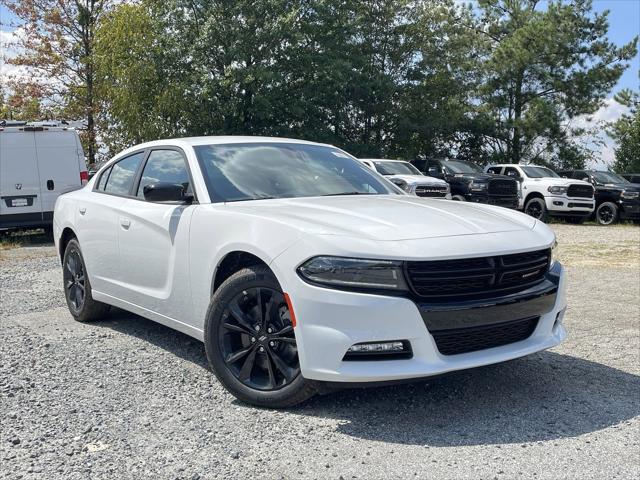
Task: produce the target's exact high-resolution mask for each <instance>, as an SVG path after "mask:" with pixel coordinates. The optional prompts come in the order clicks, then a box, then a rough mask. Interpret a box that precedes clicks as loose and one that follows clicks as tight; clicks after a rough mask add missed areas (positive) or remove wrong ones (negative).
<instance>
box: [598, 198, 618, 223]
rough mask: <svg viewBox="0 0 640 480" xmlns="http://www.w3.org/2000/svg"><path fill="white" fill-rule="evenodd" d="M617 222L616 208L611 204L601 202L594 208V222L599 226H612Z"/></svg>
mask: <svg viewBox="0 0 640 480" xmlns="http://www.w3.org/2000/svg"><path fill="white" fill-rule="evenodd" d="M617 220H618V206H617V205H616V204H615V203H613V202H602V203H601V204H600V205H598V208H596V221H597V222H598V223H599V224H600V225H605V226H606V225H613V224H614V223H616V221H617Z"/></svg>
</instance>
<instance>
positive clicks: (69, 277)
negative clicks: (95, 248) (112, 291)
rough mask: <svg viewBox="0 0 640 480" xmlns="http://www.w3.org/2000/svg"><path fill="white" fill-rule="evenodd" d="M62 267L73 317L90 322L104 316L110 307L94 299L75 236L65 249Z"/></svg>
mask: <svg viewBox="0 0 640 480" xmlns="http://www.w3.org/2000/svg"><path fill="white" fill-rule="evenodd" d="M62 268H63V271H62V278H63V282H64V296H65V299H66V300H67V306H68V307H69V312H70V313H71V315H72V316H73V318H75V319H76V320H77V321H78V322H90V321H92V320H99V319H100V318H102V317H104V316H105V315H106V314H107V312H108V311H109V309H110V307H109V305H106V304H104V303H102V302H98V301H96V300H94V299H93V296H92V294H91V282H89V276H88V275H87V267H86V266H85V263H84V258H83V257H82V251H81V250H80V244H79V243H78V240H76V239H75V238H73V239H71V240H70V241H69V243H68V244H67V247H66V248H65V250H64V257H63V259H62Z"/></svg>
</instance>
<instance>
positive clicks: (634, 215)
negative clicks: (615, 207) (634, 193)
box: [619, 199, 640, 220]
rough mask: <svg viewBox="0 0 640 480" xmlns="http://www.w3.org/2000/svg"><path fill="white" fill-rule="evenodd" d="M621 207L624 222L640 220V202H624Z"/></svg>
mask: <svg viewBox="0 0 640 480" xmlns="http://www.w3.org/2000/svg"><path fill="white" fill-rule="evenodd" d="M619 205H620V218H622V219H624V220H640V201H639V200H638V199H634V200H622V201H620V202H619Z"/></svg>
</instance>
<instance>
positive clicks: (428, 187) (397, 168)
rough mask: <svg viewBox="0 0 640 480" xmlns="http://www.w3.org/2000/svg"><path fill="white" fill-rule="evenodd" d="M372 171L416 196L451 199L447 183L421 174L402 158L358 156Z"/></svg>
mask: <svg viewBox="0 0 640 480" xmlns="http://www.w3.org/2000/svg"><path fill="white" fill-rule="evenodd" d="M359 160H360V162H362V163H364V164H365V165H366V166H367V167H369V168H371V169H372V170H373V171H375V172H378V173H379V174H380V175H383V176H384V177H386V178H387V180H390V181H391V182H392V183H394V184H395V185H397V186H398V187H400V188H401V189H402V190H404V191H405V192H407V193H411V194H413V195H417V196H418V197H432V198H445V199H447V200H451V193H450V191H449V184H448V183H447V182H445V181H444V180H441V179H439V178H434V177H429V176H427V175H423V174H422V172H421V171H420V170H418V169H417V168H416V167H414V166H413V165H411V164H410V163H409V162H405V161H403V160H387V159H382V158H360V159H359Z"/></svg>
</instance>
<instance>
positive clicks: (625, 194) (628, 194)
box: [622, 190, 640, 200]
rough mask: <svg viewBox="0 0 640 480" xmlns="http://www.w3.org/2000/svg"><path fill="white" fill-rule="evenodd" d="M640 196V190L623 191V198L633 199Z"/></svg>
mask: <svg viewBox="0 0 640 480" xmlns="http://www.w3.org/2000/svg"><path fill="white" fill-rule="evenodd" d="M638 196H640V192H627V191H626V190H623V191H622V198H626V199H627V200H633V199H634V198H638Z"/></svg>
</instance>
